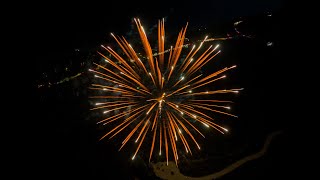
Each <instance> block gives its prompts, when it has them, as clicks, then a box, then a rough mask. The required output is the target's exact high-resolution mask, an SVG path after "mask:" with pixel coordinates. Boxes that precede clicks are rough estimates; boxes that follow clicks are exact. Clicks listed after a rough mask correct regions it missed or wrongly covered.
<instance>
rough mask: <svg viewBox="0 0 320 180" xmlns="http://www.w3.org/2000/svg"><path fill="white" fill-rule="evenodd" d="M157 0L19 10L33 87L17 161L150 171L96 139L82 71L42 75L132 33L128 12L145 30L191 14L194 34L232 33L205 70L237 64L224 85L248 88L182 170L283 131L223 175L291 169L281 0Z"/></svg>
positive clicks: (97, 173)
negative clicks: (221, 128) (222, 131)
mask: <svg viewBox="0 0 320 180" xmlns="http://www.w3.org/2000/svg"><path fill="white" fill-rule="evenodd" d="M159 2H160V1H159ZM161 2H162V3H161V4H159V5H156V4H154V3H156V2H151V1H150V2H148V3H147V4H146V3H142V2H141V3H136V2H133V1H132V2H129V3H128V2H113V3H107V1H106V2H103V3H102V2H101V3H89V2H86V3H79V2H74V3H68V4H67V3H66V4H64V3H54V2H51V3H43V4H34V5H35V6H36V7H37V8H30V9H29V10H27V12H26V14H25V17H22V19H23V20H24V21H25V22H27V27H26V31H25V32H26V33H27V34H28V35H27V40H26V41H25V42H27V43H26V46H28V47H27V48H28V50H29V49H30V50H29V51H28V53H29V54H30V55H31V61H30V62H29V63H28V65H29V66H30V67H32V68H33V69H32V71H31V72H30V73H28V74H27V75H28V76H29V75H31V83H30V84H31V86H32V89H33V93H32V96H31V95H30V101H29V102H31V104H32V106H31V105H30V106H29V107H26V108H30V110H29V111H27V113H28V115H30V117H32V118H31V122H24V123H22V124H26V125H28V126H26V127H30V126H31V128H30V129H29V128H23V126H21V127H22V129H23V131H21V132H24V131H27V134H24V133H23V134H24V135H22V136H21V137H20V140H19V141H22V142H26V143H21V145H19V147H18V149H23V150H21V151H22V152H23V153H20V156H19V157H21V159H20V162H21V163H18V164H19V165H17V166H19V167H18V168H19V169H20V168H21V169H24V170H25V173H26V174H28V175H30V177H35V178H36V177H37V178H42V179H48V178H49V177H50V178H51V177H55V178H59V179H62V178H71V179H77V178H89V179H110V178H111V177H113V178H112V179H115V178H116V179H135V178H138V179H154V178H156V176H154V174H153V173H152V171H151V170H150V168H148V163H144V162H143V160H142V159H139V158H138V160H137V161H135V162H133V161H131V159H130V157H131V155H132V154H131V153H130V152H126V151H125V152H122V151H121V152H118V151H117V150H118V146H116V145H115V141H110V142H108V141H100V142H99V141H98V138H99V137H100V136H101V134H103V132H102V131H101V130H99V129H98V128H97V126H96V124H95V119H93V116H92V114H90V113H92V112H91V111H89V108H90V104H89V101H88V90H87V87H88V78H86V77H85V76H88V73H85V74H84V75H82V76H80V77H78V78H75V79H73V80H70V81H67V82H63V83H61V84H58V85H52V86H50V87H48V82H52V83H54V82H58V81H61V80H62V79H64V78H66V77H71V76H74V75H76V74H77V73H79V72H83V71H86V70H87V68H88V67H89V65H88V63H86V61H87V60H88V59H87V57H88V55H89V54H90V53H92V52H94V51H93V50H94V49H96V48H97V47H99V46H100V44H103V43H108V42H110V41H113V39H112V38H111V37H110V35H109V33H110V32H114V33H116V34H118V35H130V33H131V31H132V30H136V29H135V28H132V27H134V26H132V25H133V24H134V22H133V18H134V17H139V18H140V20H142V23H143V25H144V26H145V27H148V28H149V29H150V28H151V27H152V26H154V25H155V24H156V22H157V20H158V19H160V18H163V17H164V18H166V28H168V30H167V32H166V33H168V34H171V33H173V34H174V35H175V34H176V33H177V32H178V31H179V30H180V28H182V27H183V26H184V25H185V24H186V22H189V27H188V30H187V32H188V31H190V34H196V35H199V37H200V38H203V36H204V35H205V34H206V33H207V34H209V35H210V36H211V37H226V36H234V37H235V38H234V39H231V40H226V41H220V42H219V43H220V45H221V50H222V55H221V56H220V57H218V58H217V59H218V60H217V62H216V63H217V64H214V63H213V64H212V67H211V65H210V67H209V69H211V68H212V69H215V68H216V67H214V65H218V66H219V67H223V66H228V65H233V64H237V66H238V68H237V69H236V70H235V72H234V73H232V74H230V79H233V80H230V84H231V83H233V84H234V85H235V86H236V87H243V88H244V91H242V92H241V93H240V94H239V95H238V96H236V97H234V100H235V102H236V103H235V105H234V112H235V114H237V115H239V118H238V119H229V120H228V122H226V124H228V126H229V127H230V128H231V129H232V130H231V133H230V134H228V135H226V136H222V135H218V134H214V135H217V136H218V137H217V138H216V139H215V137H214V136H209V137H211V138H208V139H210V143H207V144H204V148H203V149H205V150H203V152H202V153H200V154H199V156H198V157H201V158H202V159H203V158H204V159H205V158H207V159H205V160H203V161H200V163H199V162H197V161H196V160H195V159H196V158H191V159H190V160H185V161H184V163H185V164H184V167H183V168H182V169H181V170H180V171H181V172H182V173H183V174H185V175H188V176H204V175H207V174H210V173H213V172H215V171H218V170H220V169H222V168H224V167H225V166H227V165H228V164H230V163H231V162H234V161H236V160H238V159H241V158H242V157H245V156H247V155H250V154H252V153H255V152H257V151H259V150H260V149H261V147H262V146H263V144H264V141H265V139H266V137H267V135H268V134H270V133H271V132H274V131H281V132H282V133H281V134H280V135H278V136H277V137H275V139H274V140H273V141H272V143H271V145H270V148H269V149H268V151H267V153H266V154H265V155H264V156H263V157H261V158H259V159H257V160H253V161H250V162H248V163H246V164H244V165H242V166H241V167H239V168H238V169H236V170H235V171H232V172H231V173H230V174H228V175H226V176H224V177H222V178H221V179H235V178H245V179H274V177H279V176H281V177H292V172H291V171H292V169H294V165H293V164H292V161H293V160H292V158H293V157H294V153H293V152H294V151H293V150H292V149H293V147H294V141H293V140H292V134H293V132H292V129H291V125H292V121H291V120H290V119H289V118H287V117H286V113H288V112H289V110H286V109H284V108H283V106H284V105H286V104H287V103H288V102H287V100H288V96H287V95H286V90H285V89H286V88H287V87H288V84H289V80H287V78H288V77H289V75H288V74H289V73H288V72H285V71H284V70H283V69H282V68H284V67H285V66H286V63H287V62H288V59H287V53H288V52H289V51H288V50H287V49H286V48H287V46H288V45H289V44H288V41H287V40H288V39H289V38H288V36H287V35H286V31H287V30H288V29H289V23H288V21H291V20H290V16H288V8H287V6H286V4H285V3H284V1H276V0H271V1H270V0H269V1H259V2H258V1H257V2H255V1H252V0H245V1H242V2H239V1H235V0H228V1H218V2H215V1H208V0H205V1H190V2H189V1H188V2H183V1H181V2H180V3H178V2H175V3H174V4H173V2H171V1H161ZM237 21H242V24H241V26H239V31H240V34H237V32H236V31H235V29H234V23H235V22H237ZM187 36H188V33H187ZM81 63H84V65H82V66H81V65H80V64H81ZM219 63H221V64H219ZM29 66H28V67H29ZM30 84H29V85H30ZM230 84H229V85H230ZM39 85H44V86H41V87H39ZM33 95H34V96H33ZM26 121H27V120H26ZM17 143H19V142H18V141H17ZM203 143H206V141H203ZM147 152H149V150H147ZM31 162H32V163H31ZM201 162H202V163H201Z"/></svg>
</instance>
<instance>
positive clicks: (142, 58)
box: [89, 19, 241, 165]
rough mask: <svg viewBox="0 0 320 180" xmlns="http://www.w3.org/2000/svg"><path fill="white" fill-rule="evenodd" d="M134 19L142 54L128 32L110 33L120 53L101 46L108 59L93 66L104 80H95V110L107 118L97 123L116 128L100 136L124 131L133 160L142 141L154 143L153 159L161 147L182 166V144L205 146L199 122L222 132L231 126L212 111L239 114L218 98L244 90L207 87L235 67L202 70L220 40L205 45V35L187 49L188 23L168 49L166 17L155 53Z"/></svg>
mask: <svg viewBox="0 0 320 180" xmlns="http://www.w3.org/2000/svg"><path fill="white" fill-rule="evenodd" d="M134 21H135V23H136V26H137V30H138V32H139V36H140V39H141V44H142V47H143V48H142V49H143V51H144V52H141V53H140V52H139V53H137V51H136V50H137V48H133V47H132V46H131V45H130V44H129V42H128V41H127V40H126V39H125V38H124V37H123V36H121V37H120V36H116V35H114V34H112V33H111V36H112V37H113V38H114V40H115V41H116V42H117V44H118V46H119V47H120V49H119V50H121V53H119V51H115V50H113V49H112V48H111V47H109V46H108V47H106V46H104V45H101V49H102V50H101V51H98V54H99V55H101V57H102V58H104V60H105V61H106V62H105V64H103V65H102V64H96V63H94V64H95V66H96V68H92V69H89V71H91V72H92V73H94V76H95V78H96V79H97V81H98V82H99V83H94V84H92V87H90V89H92V90H94V91H95V92H97V93H100V94H99V95H96V96H90V98H92V99H93V100H94V101H95V102H96V103H95V107H94V108H92V109H91V110H103V114H104V115H105V116H106V117H105V118H104V119H102V120H99V122H98V124H103V125H110V127H111V128H110V130H108V131H107V133H106V134H104V135H103V136H102V137H101V138H100V140H102V139H104V138H107V137H108V138H109V139H111V138H113V137H115V136H116V135H118V134H121V133H123V134H125V135H124V138H123V140H122V144H121V147H120V148H119V150H121V149H122V148H123V147H124V146H125V145H126V144H128V142H129V141H131V142H135V143H136V146H137V147H136V149H135V151H134V154H133V156H132V159H134V158H135V157H136V155H137V153H138V151H139V149H140V148H141V146H142V144H143V143H145V144H148V143H149V144H150V146H147V147H149V148H150V153H149V161H150V160H151V158H152V157H154V156H156V155H157V154H155V152H157V153H158V154H159V155H160V156H161V155H162V153H164V154H165V158H166V161H167V163H168V161H169V158H170V157H173V159H174V160H175V162H176V165H178V160H179V153H180V149H181V147H182V150H185V152H186V153H190V154H192V151H193V147H196V148H198V149H200V145H199V143H198V141H197V138H196V137H197V136H196V135H201V136H203V137H204V135H203V133H201V130H200V128H199V125H200V126H201V125H204V126H206V127H208V128H209V127H212V128H214V129H215V130H217V131H219V132H221V133H225V132H227V131H228V130H227V129H226V128H224V127H222V126H221V125H218V124H217V123H215V122H214V119H213V117H212V113H217V114H221V115H226V116H232V117H236V116H235V115H233V114H230V113H228V112H226V111H228V109H230V107H229V106H226V105H225V104H227V103H230V102H231V101H223V100H218V99H214V97H215V96H217V95H218V94H221V93H238V92H239V90H241V89H228V90H226V89H221V90H210V91H208V90H205V91H204V90H203V87H208V85H210V84H212V83H213V82H215V81H219V80H221V79H223V78H225V77H226V75H225V74H224V73H226V72H227V71H228V70H230V69H233V68H235V67H236V66H231V67H225V68H223V69H220V70H218V71H216V72H214V73H211V74H209V75H206V76H205V77H202V76H203V74H199V70H200V69H201V68H202V67H203V66H204V65H206V64H207V63H208V62H209V61H210V60H212V59H213V58H214V57H215V56H217V55H218V54H219V53H220V50H218V48H219V45H215V46H213V45H211V46H209V47H208V48H206V49H204V50H203V49H202V48H203V47H204V43H205V42H208V40H209V39H208V37H207V36H206V37H205V38H204V39H203V40H202V41H201V42H200V44H199V45H198V46H196V45H193V47H192V48H191V49H189V50H186V52H183V51H182V50H183V47H185V44H184V40H185V36H186V29H187V26H188V24H187V25H186V26H185V27H184V28H182V30H181V31H180V32H179V35H178V37H177V39H176V43H175V45H174V46H171V47H170V48H169V51H168V50H166V48H168V47H165V44H166V43H165V41H166V38H165V28H164V20H163V19H162V20H159V21H158V35H157V47H156V48H155V49H157V52H152V49H151V45H150V42H149V40H148V37H147V35H146V32H145V30H144V28H143V26H142V25H141V23H140V20H139V19H134ZM166 52H168V53H166ZM182 52H183V53H182ZM142 54H143V55H142ZM111 125H112V126H111ZM146 139H148V140H146ZM149 140H150V141H149Z"/></svg>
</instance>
